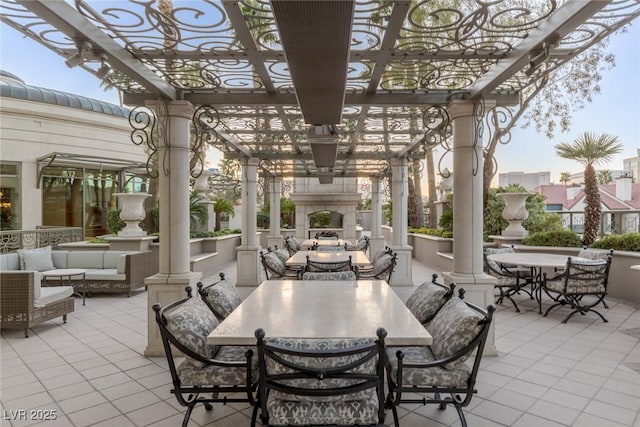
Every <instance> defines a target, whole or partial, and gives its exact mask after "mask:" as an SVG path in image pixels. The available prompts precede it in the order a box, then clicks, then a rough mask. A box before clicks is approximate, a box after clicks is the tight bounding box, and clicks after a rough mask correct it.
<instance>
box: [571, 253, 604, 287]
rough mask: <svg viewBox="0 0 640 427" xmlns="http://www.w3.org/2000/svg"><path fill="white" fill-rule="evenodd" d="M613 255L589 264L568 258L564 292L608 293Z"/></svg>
mask: <svg viewBox="0 0 640 427" xmlns="http://www.w3.org/2000/svg"><path fill="white" fill-rule="evenodd" d="M610 268H611V255H608V256H607V258H606V259H604V260H594V261H588V262H581V261H575V260H573V259H572V258H571V257H569V258H567V268H566V269H565V271H564V274H563V277H562V280H563V282H564V292H571V293H592V292H594V293H601V292H602V291H606V289H607V286H608V284H609V270H610Z"/></svg>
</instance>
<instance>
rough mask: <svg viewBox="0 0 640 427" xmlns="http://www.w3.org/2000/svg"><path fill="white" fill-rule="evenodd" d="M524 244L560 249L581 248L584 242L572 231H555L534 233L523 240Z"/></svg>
mask: <svg viewBox="0 0 640 427" xmlns="http://www.w3.org/2000/svg"><path fill="white" fill-rule="evenodd" d="M522 244H523V245H526V246H559V247H567V248H573V247H580V246H582V241H581V240H580V237H578V235H577V234H576V232H575V231H572V230H554V231H542V232H539V233H533V234H531V235H530V236H529V237H525V238H524V239H522Z"/></svg>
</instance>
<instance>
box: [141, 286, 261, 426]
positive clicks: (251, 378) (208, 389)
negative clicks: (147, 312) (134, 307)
mask: <svg viewBox="0 0 640 427" xmlns="http://www.w3.org/2000/svg"><path fill="white" fill-rule="evenodd" d="M186 291H187V297H186V298H183V299H181V300H179V301H176V302H173V303H171V304H169V305H167V306H165V307H161V306H160V304H154V305H153V311H154V312H155V318H156V323H157V324H158V327H159V328H160V336H161V340H162V344H163V346H164V351H165V356H166V358H167V363H168V366H169V372H170V373H171V380H172V384H173V388H172V389H171V393H172V394H175V396H176V399H177V400H178V403H179V404H180V405H181V406H185V407H186V408H187V411H186V413H185V415H184V419H183V421H182V426H183V427H187V424H188V423H189V418H190V417H191V412H192V411H193V408H194V407H195V406H196V405H198V404H199V403H202V404H203V405H204V407H205V409H206V410H207V411H210V410H211V409H213V406H212V403H215V402H222V403H224V404H226V403H228V402H248V403H250V404H251V405H253V406H254V411H253V417H254V418H255V416H256V414H257V404H256V398H255V396H254V394H253V393H254V392H255V391H256V389H257V380H258V369H257V363H256V360H255V359H254V356H253V350H252V347H249V346H246V347H243V346H210V345H207V336H208V335H209V333H211V331H213V329H215V328H216V327H217V326H218V319H217V318H216V317H215V316H214V314H213V312H212V311H211V310H210V309H209V308H208V307H207V306H206V304H205V303H204V302H203V301H202V300H201V299H200V298H192V296H191V287H190V286H187V288H186ZM172 346H175V348H176V349H177V350H178V351H179V352H180V353H181V354H180V355H179V356H178V355H176V357H182V356H184V360H183V361H182V362H181V363H180V364H179V365H176V360H175V357H174V354H173V349H172ZM238 393H243V394H244V395H238Z"/></svg>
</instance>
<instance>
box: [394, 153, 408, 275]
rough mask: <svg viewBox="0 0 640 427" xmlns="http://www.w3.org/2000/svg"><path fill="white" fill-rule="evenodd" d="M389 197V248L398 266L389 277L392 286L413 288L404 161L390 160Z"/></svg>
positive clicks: (405, 166) (406, 170)
mask: <svg viewBox="0 0 640 427" xmlns="http://www.w3.org/2000/svg"><path fill="white" fill-rule="evenodd" d="M390 163H391V173H392V180H391V196H392V199H391V201H392V205H393V206H392V208H393V219H392V221H391V226H392V227H393V242H392V244H391V248H392V249H393V251H394V252H395V253H397V254H398V260H397V261H398V264H397V265H396V269H395V271H394V272H393V274H392V275H391V283H390V284H391V285H392V286H413V277H412V274H411V257H412V254H413V248H412V247H411V246H409V244H408V241H409V239H408V236H407V227H408V224H409V214H408V212H407V207H408V200H409V181H408V168H407V160H406V159H391V160H390Z"/></svg>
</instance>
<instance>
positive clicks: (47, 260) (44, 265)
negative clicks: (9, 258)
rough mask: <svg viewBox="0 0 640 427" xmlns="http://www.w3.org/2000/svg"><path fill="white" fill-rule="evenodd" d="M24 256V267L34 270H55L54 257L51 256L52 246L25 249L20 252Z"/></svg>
mask: <svg viewBox="0 0 640 427" xmlns="http://www.w3.org/2000/svg"><path fill="white" fill-rule="evenodd" d="M19 256H20V257H21V258H22V264H23V266H22V269H23V270H33V271H47V270H53V269H54V268H55V267H54V266H53V258H52V256H51V246H47V247H44V248H38V249H33V250H23V251H22V252H20V253H19Z"/></svg>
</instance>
